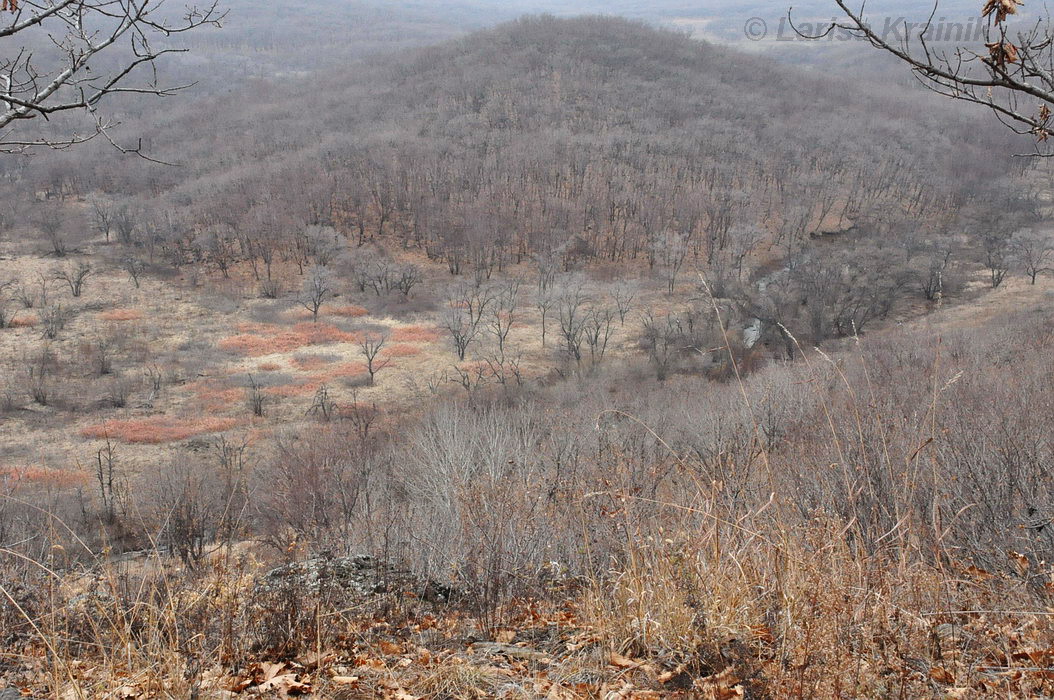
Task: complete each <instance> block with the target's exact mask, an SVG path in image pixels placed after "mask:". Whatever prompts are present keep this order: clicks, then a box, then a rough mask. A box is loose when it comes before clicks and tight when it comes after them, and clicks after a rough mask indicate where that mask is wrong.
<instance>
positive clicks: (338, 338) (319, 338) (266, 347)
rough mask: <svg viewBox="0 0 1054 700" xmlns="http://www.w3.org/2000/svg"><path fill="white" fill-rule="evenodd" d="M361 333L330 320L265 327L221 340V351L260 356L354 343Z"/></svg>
mask: <svg viewBox="0 0 1054 700" xmlns="http://www.w3.org/2000/svg"><path fill="white" fill-rule="evenodd" d="M358 339H359V334H357V333H349V332H347V331H342V330H341V329H339V328H337V327H336V326H332V325H330V324H328V323H312V322H310V321H307V322H304V323H298V324H296V325H295V326H293V327H292V328H291V329H289V330H281V329H279V328H277V327H275V326H263V327H260V328H258V329H257V330H254V331H252V332H249V333H241V334H239V335H232V336H231V337H229V338H224V339H223V340H221V341H220V343H219V347H220V349H221V350H226V351H228V352H235V353H239V354H241V355H247V356H249V357H259V356H261V355H270V354H272V353H278V352H292V351H293V350H296V349H297V348H302V347H306V346H308V345H325V344H327V343H354V342H356V341H357V340H358Z"/></svg>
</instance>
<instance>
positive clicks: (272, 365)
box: [256, 362, 282, 372]
mask: <svg viewBox="0 0 1054 700" xmlns="http://www.w3.org/2000/svg"><path fill="white" fill-rule="evenodd" d="M256 369H258V370H260V371H261V372H277V371H278V370H280V369H282V363H281V362H261V363H260V364H258V365H256Z"/></svg>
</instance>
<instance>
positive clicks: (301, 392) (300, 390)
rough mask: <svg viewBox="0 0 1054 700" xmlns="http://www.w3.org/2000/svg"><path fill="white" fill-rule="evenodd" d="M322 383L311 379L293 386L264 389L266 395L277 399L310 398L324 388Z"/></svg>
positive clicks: (286, 385) (284, 385) (285, 385)
mask: <svg viewBox="0 0 1054 700" xmlns="http://www.w3.org/2000/svg"><path fill="white" fill-rule="evenodd" d="M322 383H323V382H322V381H320V380H314V379H309V380H306V381H302V382H295V383H293V384H283V385H281V386H271V387H267V388H266V389H264V390H263V391H264V394H266V395H268V396H274V397H277V398H294V397H297V396H310V395H312V394H314V393H315V392H316V391H318V388H319V387H320V386H322Z"/></svg>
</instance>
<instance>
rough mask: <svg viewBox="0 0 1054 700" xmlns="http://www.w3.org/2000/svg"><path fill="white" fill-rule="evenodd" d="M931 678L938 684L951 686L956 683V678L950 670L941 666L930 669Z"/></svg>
mask: <svg viewBox="0 0 1054 700" xmlns="http://www.w3.org/2000/svg"><path fill="white" fill-rule="evenodd" d="M930 678H932V679H933V680H935V681H937V682H938V683H943V684H944V685H951V684H952V683H954V682H955V676H953V675H952V674H951V672H949V671H948V669H946V668H942V667H940V666H934V667H933V668H931V669H930Z"/></svg>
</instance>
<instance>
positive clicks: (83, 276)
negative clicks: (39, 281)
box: [55, 260, 92, 297]
mask: <svg viewBox="0 0 1054 700" xmlns="http://www.w3.org/2000/svg"><path fill="white" fill-rule="evenodd" d="M91 273H92V266H91V263H89V262H85V261H83V260H82V261H81V262H78V263H76V264H71V265H68V266H66V268H64V269H62V270H59V271H58V272H57V273H55V279H57V280H60V281H62V282H65V283H66V286H68V287H69V288H70V294H72V295H73V296H74V297H79V296H80V295H81V292H83V291H84V282H85V281H86V280H87V279H88V276H89V275H90V274H91Z"/></svg>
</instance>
